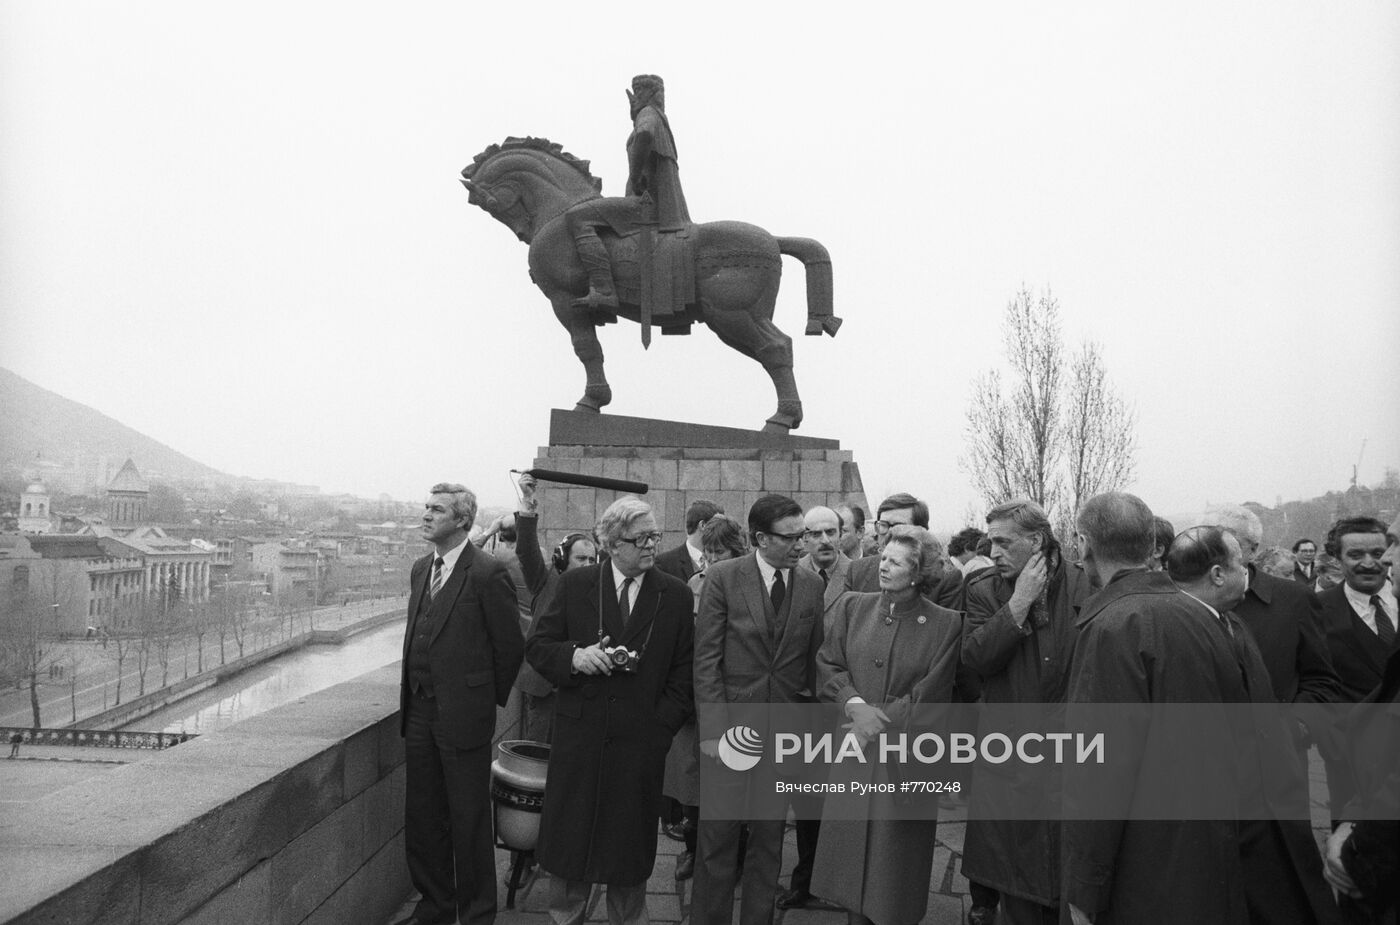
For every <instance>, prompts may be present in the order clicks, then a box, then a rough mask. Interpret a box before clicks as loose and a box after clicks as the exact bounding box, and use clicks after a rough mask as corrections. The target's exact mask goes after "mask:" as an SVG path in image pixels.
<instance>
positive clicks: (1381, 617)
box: [1371, 594, 1395, 649]
mask: <svg viewBox="0 0 1400 925" xmlns="http://www.w3.org/2000/svg"><path fill="white" fill-rule="evenodd" d="M1371 609H1372V610H1373V611H1375V616H1376V635H1377V636H1379V637H1381V645H1383V646H1385V647H1386V648H1387V649H1389V648H1390V647H1391V646H1393V645H1395V625H1394V624H1393V623H1391V622H1390V614H1388V613H1386V612H1385V607H1383V606H1381V596H1380V595H1379V594H1372V595H1371Z"/></svg>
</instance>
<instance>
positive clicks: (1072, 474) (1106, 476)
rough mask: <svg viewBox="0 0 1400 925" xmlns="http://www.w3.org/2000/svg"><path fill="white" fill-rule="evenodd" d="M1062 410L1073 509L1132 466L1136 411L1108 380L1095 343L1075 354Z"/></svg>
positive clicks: (1126, 476) (1117, 483) (1118, 482)
mask: <svg viewBox="0 0 1400 925" xmlns="http://www.w3.org/2000/svg"><path fill="white" fill-rule="evenodd" d="M1067 397H1068V402H1067V405H1066V409H1065V411H1066V413H1065V421H1064V424H1065V440H1064V442H1065V457H1066V461H1067V463H1068V465H1067V467H1066V470H1067V471H1066V476H1067V481H1068V482H1069V501H1070V503H1071V506H1072V507H1071V509H1072V510H1073V512H1074V513H1076V514H1077V513H1078V512H1079V508H1080V506H1081V505H1083V503H1084V502H1085V501H1088V500H1089V499H1090V498H1092V497H1093V496H1094V495H1097V494H1099V493H1100V492H1104V491H1112V490H1114V489H1116V488H1121V487H1122V486H1124V485H1126V484H1128V483H1129V482H1131V481H1132V479H1133V474H1134V472H1135V470H1136V463H1135V459H1134V457H1135V456H1136V454H1137V435H1136V431H1135V427H1136V426H1137V415H1136V414H1135V413H1134V412H1133V410H1132V409H1131V408H1129V407H1128V404H1127V402H1125V401H1124V400H1123V399H1122V398H1120V397H1119V396H1118V395H1117V394H1116V393H1115V392H1114V391H1113V389H1112V388H1111V387H1110V386H1109V384H1108V373H1107V371H1106V370H1105V369H1104V364H1103V355H1102V353H1101V352H1100V351H1099V345H1098V344H1096V343H1094V342H1093V341H1085V342H1084V343H1083V345H1081V346H1080V348H1079V353H1078V354H1076V355H1075V357H1074V363H1073V366H1072V368H1071V372H1070V383H1069V390H1068V394H1067Z"/></svg>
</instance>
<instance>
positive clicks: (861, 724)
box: [812, 525, 962, 925]
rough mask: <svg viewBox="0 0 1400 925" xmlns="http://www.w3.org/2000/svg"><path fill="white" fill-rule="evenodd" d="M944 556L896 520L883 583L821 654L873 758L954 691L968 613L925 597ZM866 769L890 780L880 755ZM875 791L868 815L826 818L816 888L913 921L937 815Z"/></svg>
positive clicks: (877, 913) (824, 694)
mask: <svg viewBox="0 0 1400 925" xmlns="http://www.w3.org/2000/svg"><path fill="white" fill-rule="evenodd" d="M937 560H938V547H937V545H936V543H935V542H934V540H933V537H932V536H931V535H930V534H929V532H928V531H927V530H924V529H923V528H922V527H914V526H905V525H901V526H897V527H895V528H894V530H893V532H892V535H891V537H890V541H889V543H888V545H886V546H885V549H884V551H883V552H882V553H881V554H880V591H879V592H877V593H868V594H848V595H846V596H845V597H844V598H842V599H841V600H840V601H838V602H837V604H836V607H835V616H834V619H833V621H832V625H831V629H830V631H829V632H828V634H827V636H826V639H825V641H824V642H823V644H822V648H821V651H820V652H819V653H818V654H817V684H818V692H819V695H820V697H821V699H822V700H824V701H828V702H831V703H834V704H837V705H839V706H841V707H842V709H843V710H844V712H845V715H846V716H847V718H848V719H849V727H848V728H849V730H850V731H851V732H853V733H854V734H855V735H856V736H857V739H858V740H859V741H860V742H861V744H862V745H863V746H867V757H870V755H871V753H872V752H873V750H874V749H873V747H871V746H868V744H867V743H869V742H870V741H871V740H873V739H874V738H875V737H876V736H878V735H879V734H880V733H881V732H886V733H888V734H890V735H893V734H897V733H899V732H906V731H909V729H910V722H911V720H912V718H913V714H914V709H915V707H917V706H918V705H919V704H931V703H947V702H948V701H950V700H951V699H952V694H953V679H954V676H955V674H956V673H957V667H958V652H959V645H960V642H961V638H962V617H961V615H959V614H958V613H957V611H954V610H948V609H947V608H945V607H939V606H938V605H937V604H934V603H933V602H932V601H930V600H928V599H927V598H926V597H924V596H923V595H924V594H925V593H927V592H929V591H930V590H931V589H932V588H933V587H934V586H935V585H936V584H937V581H938V578H939V575H938V573H937V570H936V564H937ZM840 731H844V730H839V731H838V732H840ZM862 767H863V768H866V769H868V770H869V771H870V773H871V774H872V781H871V782H872V783H884V782H887V781H889V780H890V775H889V773H888V771H887V769H886V767H885V766H884V765H882V764H880V763H878V762H877V761H874V760H871V761H870V762H869V763H868V764H866V765H863V766H862ZM841 773H842V775H843V776H849V775H848V774H847V772H845V771H843V772H841ZM870 799H871V806H870V811H869V813H868V816H867V818H865V819H858V820H852V819H850V818H849V817H847V818H833V817H832V816H830V815H828V816H825V817H823V819H822V827H821V840H820V842H818V844H817V861H816V869H815V870H814V872H813V875H812V892H813V893H815V894H817V895H818V896H822V897H825V898H827V899H830V900H831V901H833V902H836V903H839V904H840V905H842V906H844V907H845V908H846V909H847V910H848V912H849V915H850V920H851V923H852V925H866V923H874V925H913V923H916V922H918V921H919V920H920V919H922V918H923V916H924V912H925V911H926V909H927V904H928V884H929V876H930V874H931V873H932V870H933V848H934V835H935V829H936V826H937V824H938V823H937V820H935V819H927V818H925V819H917V818H900V815H901V814H900V812H899V808H898V807H897V806H893V805H883V806H881V805H878V804H881V803H884V804H893V802H894V800H895V797H894V796H885V795H883V794H875V795H874V796H872V797H871V798H870ZM827 807H828V810H830V809H831V808H832V801H831V800H830V799H829V798H828V802H827ZM842 815H846V814H844V813H843V814H842Z"/></svg>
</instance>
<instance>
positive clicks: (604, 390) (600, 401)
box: [574, 383, 612, 413]
mask: <svg viewBox="0 0 1400 925" xmlns="http://www.w3.org/2000/svg"><path fill="white" fill-rule="evenodd" d="M611 403H612V386H610V385H608V384H607V383H604V384H602V385H590V386H588V387H587V388H585V389H584V390H583V397H582V398H580V399H579V400H578V404H577V405H574V410H575V411H592V412H594V413H597V412H598V411H599V410H600V409H601V408H603V406H604V405H608V404H611Z"/></svg>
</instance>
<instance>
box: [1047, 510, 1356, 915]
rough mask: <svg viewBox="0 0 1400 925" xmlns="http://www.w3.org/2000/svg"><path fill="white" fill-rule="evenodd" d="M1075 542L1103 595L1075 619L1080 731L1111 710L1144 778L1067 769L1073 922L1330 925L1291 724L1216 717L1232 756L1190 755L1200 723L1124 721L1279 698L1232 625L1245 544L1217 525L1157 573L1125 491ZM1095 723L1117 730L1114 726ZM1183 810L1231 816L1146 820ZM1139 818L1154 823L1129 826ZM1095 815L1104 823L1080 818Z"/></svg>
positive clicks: (1147, 515) (1189, 540) (1067, 891)
mask: <svg viewBox="0 0 1400 925" xmlns="http://www.w3.org/2000/svg"><path fill="white" fill-rule="evenodd" d="M1078 530H1079V533H1080V549H1081V553H1082V555H1083V562H1084V566H1085V569H1086V571H1087V572H1089V577H1090V578H1091V579H1092V580H1094V582H1095V584H1098V585H1100V586H1101V587H1102V590H1100V591H1099V592H1098V593H1097V594H1095V595H1094V596H1093V597H1092V598H1091V599H1090V600H1089V601H1087V602H1086V604H1085V607H1084V609H1083V613H1082V614H1081V616H1080V618H1079V627H1080V632H1079V637H1078V640H1077V642H1076V646H1075V652H1074V657H1073V661H1072V667H1071V669H1070V678H1069V691H1068V701H1069V704H1070V710H1071V714H1072V715H1071V724H1072V725H1074V724H1076V723H1079V722H1082V721H1083V716H1085V715H1087V714H1088V713H1091V712H1092V710H1093V708H1092V707H1090V706H1087V705H1091V704H1113V705H1114V713H1113V716H1115V717H1122V718H1123V719H1121V721H1122V722H1124V723H1125V727H1126V728H1123V729H1117V730H1112V731H1111V732H1110V738H1111V739H1119V738H1121V740H1122V741H1125V742H1132V743H1134V745H1133V748H1134V752H1133V755H1132V756H1131V757H1132V767H1133V768H1135V769H1136V770H1135V772H1134V773H1133V774H1132V775H1124V774H1122V773H1120V772H1105V770H1104V769H1101V768H1098V767H1097V766H1095V765H1092V764H1078V763H1075V764H1069V765H1067V766H1066V769H1065V805H1066V813H1067V818H1069V819H1072V820H1076V821H1071V822H1067V823H1066V824H1065V827H1064V898H1065V901H1066V903H1067V906H1068V911H1069V913H1070V917H1071V920H1072V922H1074V923H1075V925H1083V923H1086V922H1094V923H1098V925H1119V923H1131V925H1179V923H1182V922H1221V923H1223V922H1232V923H1244V922H1250V923H1253V925H1292V923H1313V922H1322V923H1333V922H1335V921H1336V918H1335V916H1336V906H1335V904H1334V903H1333V902H1332V899H1331V895H1330V893H1328V891H1327V889H1326V887H1325V884H1323V883H1322V871H1321V860H1320V858H1319V856H1318V854H1317V851H1316V848H1315V846H1313V844H1312V841H1311V836H1310V833H1309V830H1308V828H1307V822H1306V821H1305V820H1306V813H1307V789H1306V778H1305V777H1304V776H1303V773H1302V766H1301V764H1299V763H1298V760H1297V753H1296V752H1294V751H1293V750H1292V748H1291V746H1290V744H1289V741H1288V734H1287V731H1286V730H1285V729H1284V728H1283V726H1282V723H1281V722H1280V723H1279V724H1278V727H1277V728H1270V727H1269V726H1268V724H1267V722H1265V724H1264V725H1260V726H1258V727H1256V726H1255V725H1253V723H1251V722H1248V721H1245V720H1246V719H1248V717H1241V716H1240V715H1238V714H1223V713H1222V714H1220V715H1221V716H1223V717H1226V726H1225V727H1224V728H1223V731H1224V732H1225V733H1226V734H1229V735H1230V736H1231V737H1232V741H1231V742H1230V744H1229V747H1219V748H1208V749H1201V748H1193V749H1191V750H1190V753H1189V755H1183V753H1182V733H1183V730H1184V729H1187V728H1190V727H1188V726H1184V725H1182V724H1183V723H1189V722H1193V721H1194V720H1193V719H1192V717H1183V716H1179V715H1178V714H1176V713H1172V712H1169V711H1167V710H1161V709H1152V710H1147V709H1143V710H1141V711H1135V710H1132V709H1127V707H1129V705H1133V704H1144V705H1146V704H1203V703H1225V704H1249V703H1272V702H1273V701H1274V698H1273V693H1272V690H1271V688H1270V683H1269V680H1268V674H1267V671H1266V670H1265V668H1264V665H1263V661H1262V659H1261V658H1260V656H1259V652H1258V649H1257V647H1255V646H1254V644H1253V641H1252V638H1251V637H1250V635H1249V633H1248V632H1247V631H1246V630H1245V628H1244V626H1243V624H1242V623H1240V621H1239V620H1237V619H1235V618H1234V617H1233V615H1231V614H1230V613H1229V610H1230V608H1231V607H1232V606H1234V605H1235V604H1237V603H1238V602H1239V601H1240V600H1241V599H1242V597H1243V595H1244V592H1245V587H1246V583H1247V581H1248V572H1247V570H1246V567H1245V563H1244V557H1243V555H1242V553H1241V549H1240V544H1239V542H1238V541H1237V540H1236V539H1235V537H1234V536H1233V535H1232V534H1231V533H1230V532H1228V531H1226V530H1223V529H1221V528H1219V527H1213V526H1212V527H1199V528H1194V529H1192V530H1188V531H1186V532H1185V533H1183V534H1181V535H1179V536H1178V537H1177V538H1176V539H1175V540H1174V541H1173V543H1172V546H1171V548H1170V549H1169V550H1168V553H1167V561H1166V565H1167V568H1166V572H1165V573H1163V572H1153V571H1149V570H1148V568H1147V561H1148V559H1149V557H1150V556H1151V553H1152V548H1153V529H1152V512H1151V511H1150V510H1149V509H1148V508H1147V505H1145V504H1143V503H1142V501H1141V500H1139V499H1138V498H1136V497H1134V496H1132V495H1128V494H1123V493H1119V492H1108V493H1105V494H1102V495H1097V496H1095V497H1094V498H1091V499H1090V500H1089V501H1088V502H1086V503H1085V505H1084V506H1083V508H1082V509H1081V511H1080V514H1079V520H1078ZM1174 582H1177V583H1179V585H1180V591H1179V590H1178V584H1174ZM1182 592H1185V593H1182ZM1081 704H1082V705H1086V706H1084V707H1079V706H1078V705H1081ZM1236 709H1238V708H1236ZM1251 715H1253V716H1260V717H1267V716H1268V715H1270V714H1263V713H1259V712H1258V711H1255V712H1254V713H1253V714H1251ZM1193 716H1194V714H1193ZM1098 719H1099V721H1100V722H1107V718H1106V715H1105V714H1100V715H1099V716H1098ZM1120 760H1121V759H1120ZM1183 761H1188V762H1189V769H1188V768H1186V767H1185V766H1184V764H1183ZM1164 769H1168V770H1166V771H1164ZM1184 770H1189V771H1190V773H1189V774H1187V775H1183V774H1181V772H1182V771H1184ZM1188 778H1189V779H1188ZM1173 787H1176V788H1185V792H1180V793H1178V792H1174V791H1173V790H1172V788H1173ZM1207 801H1209V802H1207ZM1174 804H1185V805H1192V806H1197V805H1198V804H1199V806H1207V805H1215V804H1219V805H1220V806H1221V807H1223V808H1224V809H1226V810H1229V811H1228V812H1224V813H1222V816H1223V818H1214V819H1211V818H1207V819H1193V818H1186V819H1180V818H1178V819H1176V820H1173V819H1171V818H1154V817H1152V816H1151V815H1150V814H1151V813H1152V812H1153V810H1152V807H1154V806H1169V805H1174ZM1135 811H1136V812H1137V814H1138V815H1142V814H1144V813H1146V814H1148V818H1147V819H1142V818H1133V815H1134V812H1135ZM1085 813H1090V815H1089V816H1088V818H1089V819H1100V820H1102V821H1086V817H1085V815H1083V814H1085ZM1251 820H1252V821H1251ZM1277 820H1287V821H1285V822H1278V821H1277Z"/></svg>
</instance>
